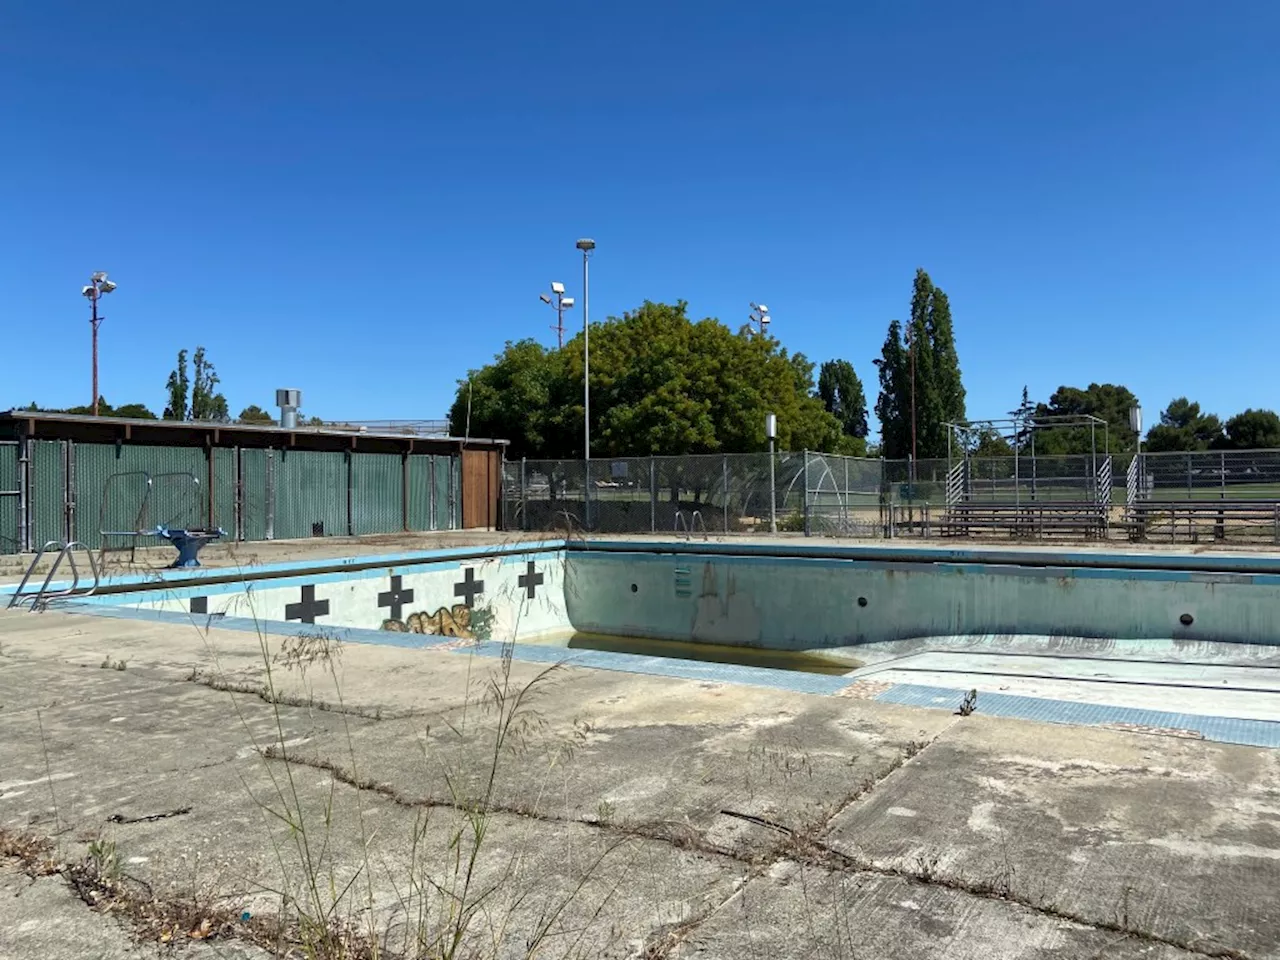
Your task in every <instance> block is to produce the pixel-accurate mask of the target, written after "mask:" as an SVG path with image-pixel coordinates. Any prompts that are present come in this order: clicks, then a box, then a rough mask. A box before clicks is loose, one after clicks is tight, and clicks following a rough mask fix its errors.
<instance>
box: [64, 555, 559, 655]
mask: <svg viewBox="0 0 1280 960" xmlns="http://www.w3.org/2000/svg"><path fill="white" fill-rule="evenodd" d="M563 571H564V554H563V551H561V550H554V551H537V552H531V553H506V554H503V555H493V556H474V555H471V556H463V557H460V558H454V557H442V558H439V559H431V560H428V561H425V562H424V561H421V560H419V561H418V562H407V563H400V564H394V565H390V566H387V567H384V568H380V569H370V570H339V571H334V572H328V573H316V572H306V573H302V574H300V575H299V576H295V577H276V578H272V579H266V580H252V581H248V582H239V583H234V582H233V583H201V582H199V581H198V580H196V581H193V582H191V584H190V585H186V586H177V585H166V586H161V587H153V588H152V589H150V590H146V591H139V592H133V593H122V594H114V595H106V596H101V597H90V598H87V600H86V601H84V602H86V603H89V604H99V605H108V606H117V607H126V608H134V609H138V610H143V611H146V610H151V611H163V612H165V613H178V614H187V615H189V616H191V617H192V619H193V622H196V623H200V624H203V623H205V622H206V618H208V617H217V616H219V615H223V616H228V617H247V618H251V619H254V620H258V621H283V622H290V621H292V622H295V623H306V624H307V625H308V626H310V627H313V628H314V629H315V630H316V631H317V632H320V631H323V630H324V628H326V627H356V628H362V629H372V630H378V629H382V630H396V631H397V632H416V633H429V634H436V635H441V634H443V635H447V636H457V637H461V638H467V639H484V640H499V641H509V640H513V639H514V640H534V639H538V638H540V637H544V636H560V635H563V634H564V633H566V632H568V630H569V623H568V618H567V615H566V613H565V609H564V596H565V590H564V584H563V582H562V574H563ZM304 618H309V619H304Z"/></svg>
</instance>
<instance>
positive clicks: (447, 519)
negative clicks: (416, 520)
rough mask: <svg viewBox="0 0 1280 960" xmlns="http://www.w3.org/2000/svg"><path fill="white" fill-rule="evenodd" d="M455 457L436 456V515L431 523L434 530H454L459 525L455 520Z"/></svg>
mask: <svg viewBox="0 0 1280 960" xmlns="http://www.w3.org/2000/svg"><path fill="white" fill-rule="evenodd" d="M452 467H453V458H452V457H436V458H435V497H434V503H435V515H434V519H433V522H432V524H431V529H432V530H453V529H455V527H456V526H457V525H456V524H455V523H454V522H453V516H452V514H453V511H452V504H453V496H452V489H453V469H452Z"/></svg>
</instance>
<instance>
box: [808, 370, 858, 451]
mask: <svg viewBox="0 0 1280 960" xmlns="http://www.w3.org/2000/svg"><path fill="white" fill-rule="evenodd" d="M818 398H819V399H820V400H821V401H822V405H823V406H824V407H826V409H827V412H828V413H830V414H831V415H833V416H834V417H835V418H836V419H837V420H839V421H840V429H841V430H842V431H843V432H844V435H845V436H846V437H855V438H857V439H860V440H864V439H866V436H867V397H866V394H865V393H864V392H863V390H862V381H861V380H859V379H858V374H857V372H856V371H855V370H854V369H853V364H852V363H850V362H849V361H848V360H828V361H827V362H826V363H824V364H823V365H822V367H821V369H820V370H819V371H818Z"/></svg>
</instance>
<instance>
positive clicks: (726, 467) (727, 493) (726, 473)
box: [720, 453, 729, 533]
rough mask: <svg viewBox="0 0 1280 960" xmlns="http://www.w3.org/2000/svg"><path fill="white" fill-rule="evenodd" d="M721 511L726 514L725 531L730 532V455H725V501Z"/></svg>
mask: <svg viewBox="0 0 1280 960" xmlns="http://www.w3.org/2000/svg"><path fill="white" fill-rule="evenodd" d="M720 513H721V514H722V515H723V516H724V532H725V533H728V532H729V455H728V454H727V453H726V454H725V455H724V502H723V503H722V504H721V505H720Z"/></svg>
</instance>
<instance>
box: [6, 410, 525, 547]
mask: <svg viewBox="0 0 1280 960" xmlns="http://www.w3.org/2000/svg"><path fill="white" fill-rule="evenodd" d="M505 446H506V441H503V440H477V439H467V440H463V439H461V438H456V437H442V436H422V435H417V434H414V433H412V432H407V431H402V430H395V429H392V428H379V427H376V426H375V427H374V428H372V429H370V428H367V427H360V428H336V427H295V428H293V429H282V428H280V427H276V426H250V425H246V424H232V423H211V422H175V421H167V420H126V419H117V418H112V417H87V416H78V415H73V414H61V413H34V412H26V411H10V412H9V413H0V553H21V552H27V551H32V550H37V549H39V548H40V546H41V544H43V543H45V542H46V541H48V540H67V541H71V540H78V541H80V542H82V543H84V544H85V545H86V546H87V547H89V548H90V549H97V548H99V547H101V546H102V541H103V537H102V531H119V530H134V529H143V528H144V526H145V527H154V526H155V525H157V524H165V525H168V526H182V525H186V526H198V527H221V528H222V529H224V530H225V531H226V533H227V536H228V538H229V539H230V538H234V539H236V540H286V539H294V538H299V537H322V536H356V535H362V534H376V533H401V532H408V531H425V530H453V529H477V528H479V529H484V528H497V527H498V526H499V525H500V502H501V500H500V493H499V486H500V483H501V478H502V459H503V450H504V448H505Z"/></svg>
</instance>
